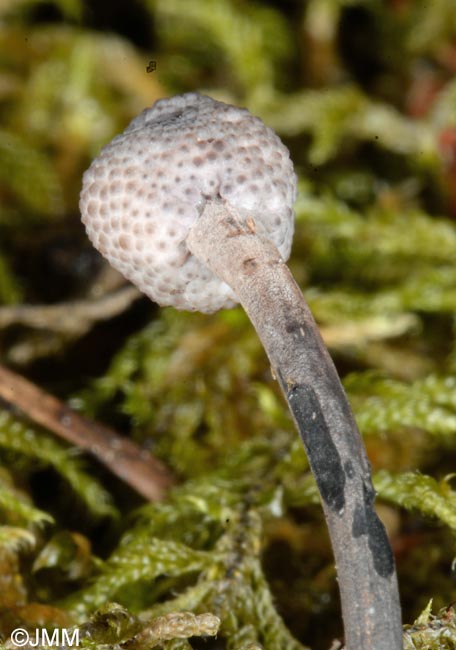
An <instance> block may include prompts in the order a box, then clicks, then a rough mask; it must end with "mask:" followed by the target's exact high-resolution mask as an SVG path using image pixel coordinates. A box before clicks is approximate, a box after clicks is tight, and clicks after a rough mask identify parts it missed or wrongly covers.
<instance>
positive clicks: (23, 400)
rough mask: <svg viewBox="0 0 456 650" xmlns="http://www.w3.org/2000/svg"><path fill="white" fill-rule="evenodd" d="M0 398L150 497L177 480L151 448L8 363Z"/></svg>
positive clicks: (0, 372)
mask: <svg viewBox="0 0 456 650" xmlns="http://www.w3.org/2000/svg"><path fill="white" fill-rule="evenodd" d="M0 398H1V399H2V400H4V401H5V402H8V403H9V404H12V405H14V406H15V407H17V408H19V409H20V410H21V411H22V412H23V413H24V414H25V415H26V416H27V417H28V418H30V420H33V421H34V422H36V423H37V424H40V425H41V426H43V427H45V428H46V429H49V431H52V432H53V433H55V434H56V435H57V436H59V437H60V438H64V439H65V440H67V441H68V442H71V443H72V444H74V445H77V446H78V447H80V448H81V449H85V450H87V451H88V452H89V453H90V454H92V455H93V456H95V458H97V460H99V461H100V462H101V463H103V465H105V466H106V467H108V469H109V470H110V471H111V472H112V473H113V474H115V475H116V476H118V477H119V478H120V479H122V480H123V481H124V482H125V483H127V485H129V486H130V487H132V488H133V489H134V490H136V492H138V493H139V494H140V495H141V496H143V497H144V498H146V499H150V500H151V501H158V500H160V499H162V498H163V497H164V496H165V494H166V492H167V490H168V489H169V487H170V486H171V485H172V483H173V479H172V476H171V474H170V472H169V470H168V469H167V468H166V467H165V466H164V465H163V464H162V463H161V462H160V461H159V460H157V459H156V458H154V456H152V454H151V453H150V452H149V451H147V450H145V449H140V447H138V445H136V444H135V443H134V442H133V441H131V440H129V439H128V438H124V437H123V436H119V435H118V434H117V433H115V432H114V431H112V430H111V429H109V428H108V427H106V426H104V425H101V424H98V423H96V422H92V421H90V420H88V419H86V418H84V417H83V416H81V415H79V414H78V413H75V411H73V410H72V409H71V408H69V407H68V406H67V405H66V404H64V403H63V402H61V401H60V400H59V399H57V398H56V397H54V396H53V395H50V394H49V393H46V392H45V391H43V390H41V389H40V388H38V387H37V386H35V385H34V384H32V383H31V382H30V381H28V380H27V379H24V378H23V377H21V376H19V375H17V374H16V373H14V372H12V371H11V370H8V369H7V368H5V367H4V366H0Z"/></svg>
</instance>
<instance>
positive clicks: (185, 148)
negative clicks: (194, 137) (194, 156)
mask: <svg viewBox="0 0 456 650" xmlns="http://www.w3.org/2000/svg"><path fill="white" fill-rule="evenodd" d="M179 150H180V151H183V152H184V153H188V147H187V145H186V144H182V145H181V146H180V147H179Z"/></svg>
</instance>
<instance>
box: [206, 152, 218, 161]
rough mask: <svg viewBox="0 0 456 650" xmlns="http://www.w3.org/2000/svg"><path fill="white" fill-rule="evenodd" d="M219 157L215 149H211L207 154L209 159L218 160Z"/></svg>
mask: <svg viewBox="0 0 456 650" xmlns="http://www.w3.org/2000/svg"><path fill="white" fill-rule="evenodd" d="M217 158H218V156H217V154H216V153H215V151H209V153H208V154H207V159H208V160H217Z"/></svg>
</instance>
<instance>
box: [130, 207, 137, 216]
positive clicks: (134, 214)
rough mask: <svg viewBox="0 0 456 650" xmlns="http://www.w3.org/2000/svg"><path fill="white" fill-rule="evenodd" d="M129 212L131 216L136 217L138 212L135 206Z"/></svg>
mask: <svg viewBox="0 0 456 650" xmlns="http://www.w3.org/2000/svg"><path fill="white" fill-rule="evenodd" d="M131 214H132V216H133V217H137V216H138V214H139V210H138V209H137V208H135V209H134V210H133V211H132V213H131Z"/></svg>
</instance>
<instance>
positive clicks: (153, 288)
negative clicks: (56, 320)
mask: <svg viewBox="0 0 456 650" xmlns="http://www.w3.org/2000/svg"><path fill="white" fill-rule="evenodd" d="M295 195H296V176H295V173H294V171H293V165H292V163H291V161H290V157H289V153H288V150H287V149H286V147H285V146H284V145H283V144H282V142H281V141H280V139H279V138H278V137H277V135H276V134H275V133H274V132H273V131H272V130H271V129H270V128H268V127H267V126H265V125H264V124H263V122H262V121H261V120H260V119H258V118H257V117H254V116H253V115H251V114H250V113H249V112H248V111H247V110H245V109H241V108H236V107H234V106H230V105H228V104H223V103H221V102H217V101H215V100H213V99H210V98H209V97H205V96H203V95H199V94H197V93H188V94H185V95H178V96H176V97H172V98H170V99H162V100H159V101H158V102H156V103H155V104H154V105H153V106H152V108H149V109H146V110H145V111H143V113H141V115H139V116H138V117H137V118H135V119H134V120H133V121H132V122H131V123H130V125H129V126H128V127H127V128H126V129H125V131H124V132H123V133H122V134H121V135H119V136H117V137H116V138H114V140H112V142H111V143H110V144H108V145H107V146H106V147H104V149H102V151H101V153H100V155H99V156H98V157H97V158H96V159H95V160H94V161H93V162H92V164H91V166H90V168H89V169H88V170H87V171H86V172H85V174H84V179H83V189H82V192H81V199H80V208H81V214H82V220H83V222H84V224H85V227H86V230H87V234H88V236H89V238H90V239H91V241H92V242H93V244H94V245H95V247H96V248H98V250H99V251H100V252H101V253H102V254H103V255H104V256H105V257H106V258H107V259H108V261H109V262H110V263H111V265H112V266H113V267H114V268H116V269H117V270H118V271H120V272H121V273H122V274H123V275H124V276H125V277H126V278H128V279H129V280H130V281H131V282H133V283H134V284H135V285H136V286H138V287H139V289H141V291H143V292H144V293H146V294H147V295H148V296H149V297H150V298H151V299H152V300H154V301H155V302H157V303H159V304H160V305H163V306H165V305H172V306H174V307H176V308H177V309H187V310H191V311H195V310H198V311H201V312H206V313H210V312H214V311H217V310H218V309H221V308H223V307H232V306H234V305H235V304H236V302H237V300H236V296H235V295H234V294H233V292H232V290H231V289H230V287H229V286H228V285H227V284H225V283H224V282H222V281H221V280H219V279H218V278H217V277H216V276H215V275H214V274H213V273H212V272H211V271H210V270H209V269H208V268H207V267H205V266H204V265H203V264H202V263H201V262H200V261H199V260H198V259H197V258H195V257H194V256H193V255H192V254H190V252H189V250H188V248H187V245H186V238H187V235H188V233H189V230H190V229H191V227H192V225H193V224H194V223H195V221H196V220H197V219H198V216H199V215H200V214H201V212H202V210H203V208H204V206H205V204H206V202H208V201H211V200H220V199H222V200H225V201H226V202H228V203H229V204H231V206H232V207H233V208H234V209H235V210H237V212H238V213H239V215H240V216H241V217H247V216H249V217H252V218H253V219H254V220H255V222H256V224H257V227H259V228H260V229H261V232H262V233H263V234H264V235H266V236H267V237H268V238H269V239H270V240H271V241H272V242H273V243H274V244H275V246H276V247H277V248H278V250H279V251H280V253H281V255H282V257H283V258H284V259H285V260H286V259H288V256H289V254H290V249H291V241H292V236H293V222H294V214H293V203H294V200H295Z"/></svg>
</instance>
